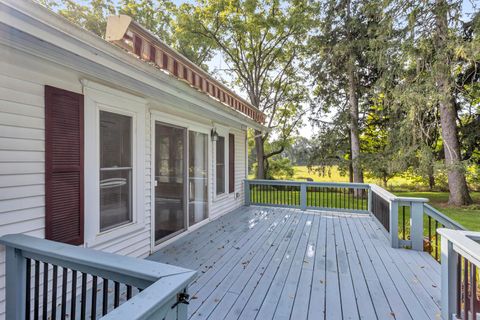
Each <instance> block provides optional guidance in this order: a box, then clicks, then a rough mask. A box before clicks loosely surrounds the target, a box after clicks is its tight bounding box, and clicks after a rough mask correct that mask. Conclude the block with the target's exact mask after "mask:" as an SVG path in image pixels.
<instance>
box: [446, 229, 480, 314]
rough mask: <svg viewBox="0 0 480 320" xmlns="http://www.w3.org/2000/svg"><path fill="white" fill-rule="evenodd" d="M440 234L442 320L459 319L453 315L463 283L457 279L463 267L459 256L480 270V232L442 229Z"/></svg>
mask: <svg viewBox="0 0 480 320" xmlns="http://www.w3.org/2000/svg"><path fill="white" fill-rule="evenodd" d="M438 233H439V234H440V235H441V236H442V243H441V245H442V251H441V255H442V277H441V290H442V291H441V292H442V294H441V296H442V299H441V302H442V303H441V310H442V319H444V320H451V319H456V318H457V317H456V316H453V314H454V313H455V312H456V310H457V304H458V301H459V300H460V298H459V296H458V295H459V294H460V293H459V291H460V290H459V289H460V288H458V285H459V284H460V282H461V281H460V279H457V277H458V275H459V273H461V272H460V271H461V270H462V265H461V264H459V263H458V262H459V256H461V257H464V258H466V259H467V260H468V261H469V262H470V263H472V264H474V265H476V266H477V268H480V232H472V231H464V230H453V229H446V228H441V229H438ZM465 286H466V287H468V286H467V285H466V284H464V288H465ZM470 290H472V289H471V288H470ZM473 290H476V288H473ZM467 312H468V311H467ZM464 316H465V315H464ZM468 318H469V319H470V317H468ZM475 318H476V317H475Z"/></svg>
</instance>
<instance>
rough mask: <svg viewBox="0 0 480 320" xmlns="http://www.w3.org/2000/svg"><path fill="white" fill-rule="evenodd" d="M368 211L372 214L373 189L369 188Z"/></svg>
mask: <svg viewBox="0 0 480 320" xmlns="http://www.w3.org/2000/svg"><path fill="white" fill-rule="evenodd" d="M367 206H368V207H367V210H368V212H369V213H372V188H371V187H370V186H369V187H368V203H367Z"/></svg>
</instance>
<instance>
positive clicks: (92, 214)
mask: <svg viewBox="0 0 480 320" xmlns="http://www.w3.org/2000/svg"><path fill="white" fill-rule="evenodd" d="M84 94H85V128H89V129H87V130H85V133H84V136H85V137H84V139H85V142H86V144H85V145H86V148H85V212H86V214H85V246H88V247H91V246H96V245H99V244H102V243H105V242H108V241H112V240H115V239H119V238H122V237H125V236H126V235H127V234H130V233H134V232H138V231H140V230H142V229H144V228H145V218H144V217H145V214H144V207H145V197H144V194H145V175H144V174H143V173H144V172H145V105H146V103H145V102H144V100H143V99H141V98H138V97H134V96H130V95H129V94H126V93H124V92H119V91H116V90H113V89H110V88H106V87H103V86H102V85H97V84H95V85H94V86H93V85H89V86H85V87H84ZM142 102H143V103H142ZM101 110H102V111H107V112H112V113H117V114H121V115H125V116H129V117H131V118H132V128H131V130H132V221H131V222H128V223H125V224H122V225H118V226H115V227H112V228H110V229H107V230H104V231H100V111H101ZM92 129H93V130H92Z"/></svg>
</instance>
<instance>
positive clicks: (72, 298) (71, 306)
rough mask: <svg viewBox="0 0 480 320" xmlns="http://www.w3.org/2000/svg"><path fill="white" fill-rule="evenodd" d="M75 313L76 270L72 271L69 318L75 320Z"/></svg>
mask: <svg viewBox="0 0 480 320" xmlns="http://www.w3.org/2000/svg"><path fill="white" fill-rule="evenodd" d="M76 313H77V270H72V295H71V300H70V318H71V319H75V316H76Z"/></svg>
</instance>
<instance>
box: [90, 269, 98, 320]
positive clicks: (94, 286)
mask: <svg viewBox="0 0 480 320" xmlns="http://www.w3.org/2000/svg"><path fill="white" fill-rule="evenodd" d="M90 318H92V319H93V320H95V319H96V318H97V276H92V306H91V310H90Z"/></svg>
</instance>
